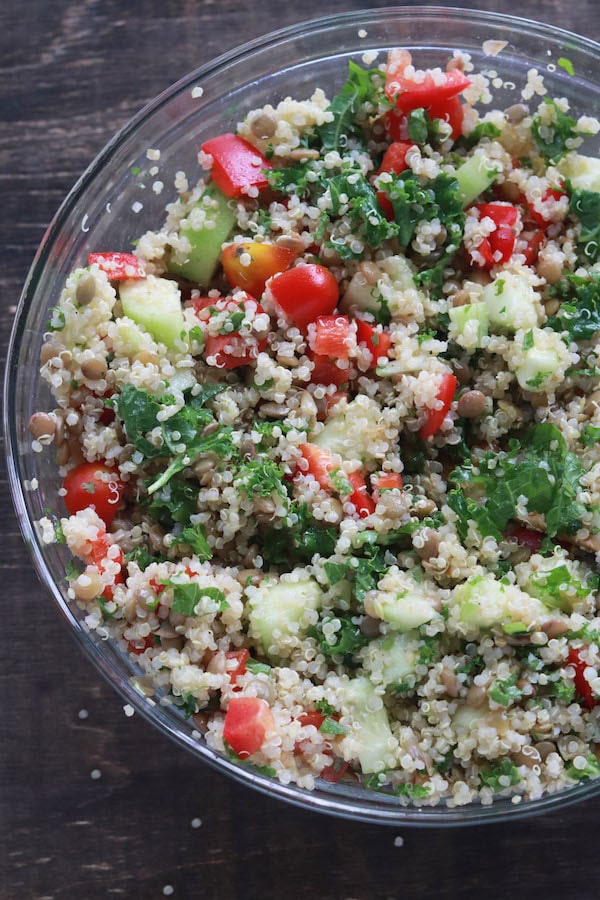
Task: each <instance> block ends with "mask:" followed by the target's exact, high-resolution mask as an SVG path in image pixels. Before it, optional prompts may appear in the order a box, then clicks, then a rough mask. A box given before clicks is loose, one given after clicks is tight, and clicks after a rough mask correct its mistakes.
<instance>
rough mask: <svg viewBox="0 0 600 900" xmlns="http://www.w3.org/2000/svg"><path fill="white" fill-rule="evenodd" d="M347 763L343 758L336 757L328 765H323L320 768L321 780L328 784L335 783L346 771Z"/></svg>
mask: <svg viewBox="0 0 600 900" xmlns="http://www.w3.org/2000/svg"><path fill="white" fill-rule="evenodd" d="M348 765H349V764H348V763H347V762H346V761H345V760H343V759H340V758H339V757H336V758H335V759H334V761H333V762H332V764H331V765H330V766H325V768H324V769H321V773H320V774H321V778H322V779H323V781H327V782H329V784H337V782H338V781H339V780H340V779H341V778H343V777H344V775H345V774H346V772H347V771H348Z"/></svg>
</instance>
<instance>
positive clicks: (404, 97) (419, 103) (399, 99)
mask: <svg viewBox="0 0 600 900" xmlns="http://www.w3.org/2000/svg"><path fill="white" fill-rule="evenodd" d="M410 66H412V57H411V54H410V53H409V51H408V50H392V51H391V52H390V54H389V56H388V60H387V65H386V77H385V95H386V97H387V98H388V100H389V101H390V102H391V103H393V104H394V106H395V107H396V108H397V109H399V110H401V112H404V113H408V112H411V110H413V109H420V108H424V109H427V108H428V107H431V106H433V105H435V104H440V103H445V102H447V101H448V100H450V98H451V97H455V96H456V95H457V94H460V92H461V91H464V89H465V88H467V87H468V86H469V85H470V84H471V82H470V80H469V79H468V78H467V76H466V75H465V74H464V72H461V71H460V70H459V69H452V70H451V71H449V72H435V71H431V70H425V73H424V77H423V78H420V79H419V80H418V81H417V80H416V79H415V78H414V75H413V73H412V72H411V71H410V70H409V67H410Z"/></svg>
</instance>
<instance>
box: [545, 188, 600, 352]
mask: <svg viewBox="0 0 600 900" xmlns="http://www.w3.org/2000/svg"><path fill="white" fill-rule="evenodd" d="M599 196H600V195H599ZM554 293H555V294H557V295H558V296H560V297H561V299H562V304H561V308H560V310H559V312H558V315H556V316H551V317H550V318H549V319H548V321H547V322H546V324H547V325H548V326H549V327H550V328H554V330H555V331H566V332H567V334H568V336H569V338H570V339H571V340H573V341H585V340H588V339H589V338H591V337H593V336H594V334H596V332H597V331H600V273H598V272H591V273H590V275H589V277H585V276H580V275H572V274H570V273H569V274H567V276H566V278H565V279H564V280H563V281H562V282H559V284H558V285H557V286H556V289H555V292H554Z"/></svg>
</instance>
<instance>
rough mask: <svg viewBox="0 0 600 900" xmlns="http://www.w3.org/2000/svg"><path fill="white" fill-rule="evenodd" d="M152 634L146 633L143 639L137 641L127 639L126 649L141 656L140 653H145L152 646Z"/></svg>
mask: <svg viewBox="0 0 600 900" xmlns="http://www.w3.org/2000/svg"><path fill="white" fill-rule="evenodd" d="M154 646H155V644H154V635H153V634H149V635H147V636H146V637H145V638H144V639H143V641H141V642H139V643H133V641H129V643H128V644H127V649H128V650H129V652H130V653H133V654H134V655H136V656H141V654H142V653H145V652H146V650H148V649H149V648H150V647H154Z"/></svg>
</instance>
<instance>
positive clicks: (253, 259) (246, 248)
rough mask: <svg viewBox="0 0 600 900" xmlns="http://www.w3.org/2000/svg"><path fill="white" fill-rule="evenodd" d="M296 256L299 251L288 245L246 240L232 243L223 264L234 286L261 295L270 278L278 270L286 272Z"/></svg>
mask: <svg viewBox="0 0 600 900" xmlns="http://www.w3.org/2000/svg"><path fill="white" fill-rule="evenodd" d="M295 258H296V253H295V252H294V251H293V250H290V249H289V248H288V247H279V246H278V245H277V244H259V243H257V242H255V241H245V242H244V243H242V244H228V246H227V247H225V249H224V250H223V252H222V254H221V265H222V266H223V272H224V273H225V278H226V279H227V281H228V282H229V284H230V285H231V287H234V288H235V287H239V288H242V290H244V291H248V293H249V294H251V295H252V296H253V297H261V296H262V294H263V292H264V290H265V283H266V282H267V281H268V279H269V278H271V276H273V275H276V274H277V273H278V272H285V270H286V269H287V267H288V266H290V265H291V264H292V262H293V261H294V259H295ZM248 260H249V262H248Z"/></svg>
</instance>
